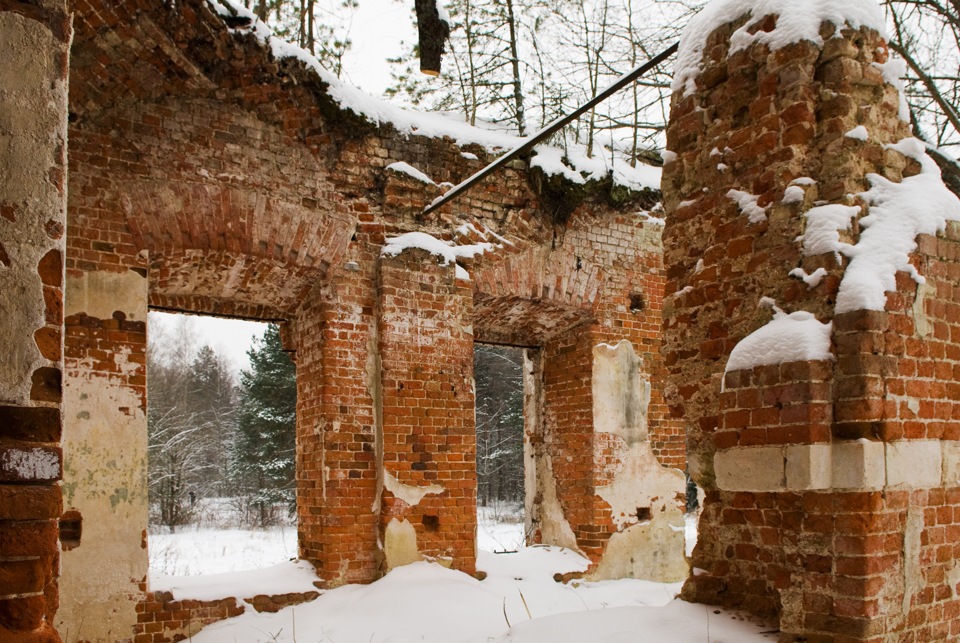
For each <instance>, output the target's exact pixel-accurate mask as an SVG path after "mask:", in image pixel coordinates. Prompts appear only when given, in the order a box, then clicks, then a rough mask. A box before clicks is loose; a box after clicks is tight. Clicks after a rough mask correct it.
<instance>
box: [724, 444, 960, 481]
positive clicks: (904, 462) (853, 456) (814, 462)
mask: <svg viewBox="0 0 960 643" xmlns="http://www.w3.org/2000/svg"><path fill="white" fill-rule="evenodd" d="M941 444H943V445H945V446H944V447H941ZM947 445H948V446H947ZM714 470H715V473H716V481H717V486H718V487H719V488H720V489H723V490H725V491H783V490H793V491H799V490H808V489H829V488H833V489H856V490H868V489H869V490H875V489H884V488H890V489H929V488H934V487H938V486H940V484H941V480H947V481H949V480H951V479H952V477H958V476H960V448H958V446H957V445H955V444H954V443H949V442H947V443H941V442H940V441H939V440H901V441H898V442H887V443H883V442H871V441H869V440H856V441H852V442H838V443H835V444H830V445H825V444H805V445H789V446H756V447H734V448H732V449H723V450H721V451H718V452H717V453H716V455H715V456H714Z"/></svg>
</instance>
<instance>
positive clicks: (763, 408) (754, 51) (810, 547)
mask: <svg viewBox="0 0 960 643" xmlns="http://www.w3.org/2000/svg"><path fill="white" fill-rule="evenodd" d="M731 18H735V17H733V16H731ZM776 23H777V20H776V17H775V16H767V17H764V16H756V20H755V23H753V27H752V28H753V29H754V30H756V29H763V30H765V31H770V30H772V29H775V28H776ZM744 24H745V18H741V19H739V20H737V21H734V22H732V23H731V24H728V25H725V26H723V27H721V28H719V29H717V30H716V31H715V32H714V33H713V34H711V35H710V36H709V38H708V39H707V43H706V47H705V49H704V61H703V63H704V65H703V69H702V73H701V74H700V77H699V78H698V80H697V87H696V90H695V91H694V92H692V93H691V94H689V95H681V94H677V95H675V96H674V102H673V115H672V117H671V124H670V127H669V129H668V147H669V148H670V149H671V150H673V151H675V152H676V153H677V159H676V160H675V161H674V162H672V163H669V164H668V165H667V166H666V167H665V172H664V192H665V194H664V196H665V203H666V206H667V210H668V213H669V216H668V224H667V227H666V230H665V233H664V247H665V261H666V264H667V266H668V283H667V292H668V293H674V294H672V295H668V303H667V305H666V309H665V362H666V365H667V368H668V370H669V382H668V385H667V389H668V391H669V392H670V395H669V399H670V404H671V408H672V409H673V411H674V413H675V414H682V415H683V416H684V420H685V424H686V426H687V431H688V445H689V448H690V458H691V468H692V471H693V473H694V477H695V479H696V480H697V482H698V483H699V484H700V485H701V486H702V487H703V488H704V490H705V494H706V498H705V504H704V512H703V515H702V518H701V521H700V537H699V541H698V545H697V549H696V550H695V552H694V556H693V565H694V566H695V567H696V568H698V570H697V572H696V573H695V575H694V576H693V577H691V578H690V580H689V581H688V582H687V584H686V585H685V587H684V596H685V597H686V598H688V599H692V600H698V601H703V602H708V603H714V604H723V605H728V606H737V607H743V608H745V609H749V610H751V611H753V612H754V613H756V614H758V615H761V616H766V617H775V618H777V619H778V620H779V626H780V629H781V632H782V634H781V640H782V641H795V640H796V641H800V640H803V641H913V640H924V639H925V638H930V639H933V640H952V639H953V638H956V637H957V636H960V603H958V601H957V598H956V597H957V595H958V594H957V592H958V582H960V577H958V575H957V572H956V571H955V563H954V558H953V557H954V556H955V554H956V553H957V551H956V549H955V546H954V545H953V544H951V542H952V541H951V540H950V536H949V535H948V534H953V533H954V532H956V530H957V517H958V513H957V509H958V507H957V505H956V500H957V498H958V495H957V483H958V478H957V474H956V444H957V443H956V442H955V440H956V433H957V430H958V428H960V423H958V422H960V416H958V415H957V412H956V403H955V401H954V400H955V399H956V398H955V397H952V396H955V395H956V394H957V393H958V392H960V391H958V390H957V389H956V387H955V386H954V385H953V384H952V382H953V381H955V380H956V376H957V371H956V366H955V362H956V359H957V357H960V347H958V346H957V343H956V340H957V333H956V330H955V329H956V322H955V321H953V322H951V321H950V320H949V319H948V317H947V316H946V314H947V311H956V306H957V301H958V300H957V295H958V294H960V293H958V291H957V290H956V281H955V279H956V276H957V275H958V272H957V270H958V264H957V259H958V255H957V254H956V234H957V228H956V224H953V223H951V224H948V227H947V229H946V231H945V232H944V233H942V234H941V235H938V236H936V237H923V236H922V237H920V238H919V239H918V240H917V241H918V249H917V251H916V252H915V253H914V254H913V256H912V257H911V263H912V265H913V266H915V267H916V268H917V271H918V272H919V273H920V274H922V275H924V276H925V277H926V284H924V285H919V284H918V283H917V282H916V281H914V280H913V279H912V278H911V277H910V276H909V275H907V274H906V273H900V274H898V275H897V279H896V290H895V291H894V292H890V293H888V295H887V299H886V307H885V309H884V310H883V311H853V312H845V313H842V314H834V312H833V306H834V303H835V301H836V296H837V292H838V287H839V284H840V281H841V279H842V277H843V274H844V269H845V267H846V265H845V263H840V262H839V261H838V259H839V257H835V256H834V255H833V253H825V254H822V255H813V256H805V255H804V254H803V253H802V248H801V244H800V243H799V242H798V241H797V238H798V237H799V236H801V235H802V233H803V231H804V216H803V214H804V213H805V212H807V211H808V210H810V209H811V208H812V207H813V206H814V205H821V204H823V203H837V204H843V205H857V206H859V205H863V203H864V202H863V200H862V198H861V197H859V196H856V195H858V194H859V193H862V192H864V191H866V190H867V189H868V188H869V183H868V180H867V178H866V177H867V174H868V173H870V172H873V173H876V174H878V175H880V176H883V177H886V178H887V179H889V180H891V181H894V182H898V181H900V180H902V179H903V178H905V177H909V176H912V175H914V174H916V173H917V172H918V171H919V167H918V166H917V164H916V163H915V162H914V161H912V160H911V159H909V158H907V157H905V156H904V155H902V154H900V153H899V152H897V151H895V150H893V149H890V148H889V147H886V146H885V145H886V144H890V143H895V142H897V141H899V140H900V139H902V138H905V137H907V136H909V128H908V125H907V124H906V123H904V122H903V121H901V120H899V118H898V115H897V111H898V104H899V100H898V95H897V90H896V89H895V88H894V87H893V86H891V85H889V84H887V83H886V82H885V80H884V77H883V75H882V73H881V68H880V67H879V66H878V65H880V64H882V63H884V62H886V59H887V58H886V57H887V49H886V45H885V43H884V42H883V40H882V39H881V38H880V37H879V36H878V34H876V33H875V32H872V31H870V30H866V29H864V30H859V31H858V30H852V29H849V28H843V29H840V28H837V27H836V26H834V25H830V24H824V25H823V26H822V27H821V33H820V35H821V37H822V38H823V40H824V44H823V46H822V47H819V46H816V45H814V44H813V43H811V42H801V43H796V44H793V45H788V46H786V47H783V48H781V49H778V50H776V51H770V50H769V48H768V47H767V46H766V45H762V44H753V45H751V46H749V47H747V48H745V49H741V50H740V51H737V52H736V53H732V54H731V53H730V51H729V47H730V45H729V42H730V35H731V34H732V33H733V31H734V30H736V29H738V28H740V27H741V26H743V25H744ZM861 125H863V126H865V128H866V130H867V132H868V137H867V138H866V140H862V139H861V138H857V137H853V136H846V134H847V133H848V132H851V131H852V130H853V129H854V128H855V127H857V126H861ZM803 177H810V178H812V179H814V180H815V181H816V183H815V184H810V182H808V181H800V182H795V181H796V180H797V179H801V178H803ZM791 185H802V186H803V193H804V195H803V198H802V199H797V200H795V199H785V198H784V196H785V193H786V190H787V188H788V187H789V186H791ZM731 189H737V190H740V191H743V192H746V193H749V194H752V195H756V196H757V197H758V200H757V203H758V205H759V206H760V207H762V208H766V213H765V214H766V217H765V218H764V219H763V220H759V219H756V220H755V221H753V222H751V221H750V219H749V217H748V216H747V214H746V213H743V212H741V210H740V208H739V207H738V205H737V204H736V203H735V202H734V200H733V199H732V198H731V197H730V196H728V191H729V190H731ZM867 211H868V210H867V208H866V207H864V208H863V214H866V212H867ZM861 216H862V215H861ZM841 234H842V239H843V240H848V241H853V240H856V239H857V238H858V236H859V234H860V227H859V222H858V221H857V219H856V218H855V219H854V221H853V225H852V227H851V229H850V230H849V231H842V232H841ZM795 268H801V269H802V270H803V271H804V272H805V273H806V274H812V273H814V271H815V270H817V269H818V268H823V269H825V271H826V275H825V277H824V278H823V279H822V280H821V281H820V282H819V284H818V285H813V286H809V287H808V285H807V284H806V283H804V282H802V281H800V280H799V279H796V278H793V277H789V276H788V274H789V273H790V272H791V270H793V269H795ZM761 297H771V298H772V299H774V300H775V301H776V303H777V304H778V305H779V306H782V307H783V308H784V309H786V310H787V311H788V312H789V311H795V310H805V311H809V312H810V313H813V314H814V315H816V316H817V317H818V319H820V320H821V321H830V322H832V324H833V326H832V331H833V334H832V342H833V343H832V347H831V350H832V352H833V356H834V359H833V360H830V361H810V362H795V363H784V364H779V365H768V366H757V367H754V368H752V369H750V370H742V371H731V372H727V373H724V365H725V364H726V359H727V357H728V356H729V355H730V352H731V350H732V349H733V347H734V346H736V345H737V344H738V343H739V342H740V341H741V340H742V339H743V338H744V337H746V336H747V335H748V334H749V333H751V332H752V331H754V330H756V329H757V328H759V327H761V326H763V325H764V324H765V323H767V321H768V320H769V319H770V312H769V310H767V309H765V308H763V307H760V306H758V304H759V303H760V299H761ZM954 319H956V318H954Z"/></svg>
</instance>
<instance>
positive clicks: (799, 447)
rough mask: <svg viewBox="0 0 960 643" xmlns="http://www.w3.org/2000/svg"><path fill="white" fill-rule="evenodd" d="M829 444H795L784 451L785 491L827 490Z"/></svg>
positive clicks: (829, 476) (830, 462) (829, 468)
mask: <svg viewBox="0 0 960 643" xmlns="http://www.w3.org/2000/svg"><path fill="white" fill-rule="evenodd" d="M831 455H832V454H831V450H830V445H829V444H796V445H790V446H787V447H786V448H785V450H784V458H785V463H784V469H785V473H786V483H787V489H804V490H810V489H827V488H829V487H830V484H831V479H832V472H831V468H832V460H831Z"/></svg>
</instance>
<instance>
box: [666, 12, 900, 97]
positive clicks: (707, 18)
mask: <svg viewBox="0 0 960 643" xmlns="http://www.w3.org/2000/svg"><path fill="white" fill-rule="evenodd" d="M769 15H777V16H779V18H778V20H777V26H776V28H775V29H774V30H773V31H770V32H766V31H762V30H759V31H757V32H756V33H754V34H751V33H750V30H751V28H752V27H754V26H755V25H756V24H757V23H758V22H760V21H761V20H763V19H764V18H765V17H766V16H769ZM741 16H748V19H747V22H746V23H745V24H744V25H743V26H742V27H740V28H739V29H737V30H736V31H735V32H733V35H732V36H731V37H730V53H731V54H733V53H735V52H737V51H740V50H741V49H744V48H746V47H749V46H750V45H752V44H753V43H755V42H760V43H766V44H767V45H768V46H769V47H770V49H771V50H774V51H775V50H777V49H780V48H782V47H785V46H787V45H789V44H792V43H795V42H800V41H803V40H809V41H810V42H813V43H816V44H817V45H823V39H822V38H821V37H820V25H821V23H823V22H830V23H833V24H834V25H837V26H838V27H843V26H844V25H850V26H851V27H853V28H854V29H859V28H860V27H869V28H872V29H875V30H877V31H879V32H880V34H881V35H884V34H885V33H886V31H885V29H884V15H883V11H882V10H881V9H880V5H879V4H878V3H877V2H876V1H875V0H812V1H811V2H796V0H714V1H713V2H709V3H707V5H706V6H704V8H703V9H702V10H701V11H700V13H698V14H697V15H696V16H694V17H693V19H692V20H691V21H690V22H689V24H688V25H687V28H686V29H685V30H684V32H683V36H682V37H681V38H680V51H679V53H678V54H677V61H676V65H675V68H674V75H673V85H672V89H673V91H675V92H676V91H681V90H682V91H683V93H684V96H689V95H690V94H692V93H693V92H694V91H696V88H697V86H696V79H697V77H698V76H699V75H700V72H701V70H702V69H703V55H704V47H705V45H706V41H707V37H708V36H709V35H710V34H711V33H712V32H713V31H714V30H715V29H717V28H718V27H721V26H723V25H724V24H727V23H730V22H733V21H735V20H737V19H738V18H740V17H741Z"/></svg>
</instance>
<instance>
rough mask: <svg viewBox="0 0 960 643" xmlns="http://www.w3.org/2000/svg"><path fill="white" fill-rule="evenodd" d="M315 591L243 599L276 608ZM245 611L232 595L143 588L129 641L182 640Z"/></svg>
mask: <svg viewBox="0 0 960 643" xmlns="http://www.w3.org/2000/svg"><path fill="white" fill-rule="evenodd" d="M144 591H145V590H144ZM319 595H320V594H319V592H303V593H291V594H279V595H276V596H268V595H266V594H258V595H256V596H253V597H249V598H245V599H243V600H244V602H246V603H248V604H250V605H252V606H253V609H254V610H256V611H257V612H279V611H280V610H281V609H283V608H284V607H290V606H291V605H300V604H301V603H306V602H307V601H312V600H313V599H315V598H317V596H319ZM245 611H246V607H245V605H243V604H242V603H239V602H238V601H237V599H236V598H224V599H221V600H211V601H199V600H175V599H174V598H173V594H171V593H170V592H146V594H145V595H144V599H143V601H141V602H140V603H139V604H138V605H137V625H136V628H135V634H134V636H133V643H175V642H176V641H186V640H189V639H190V638H191V636H192V635H193V634H196V633H197V631H199V630H200V629H201V628H202V627H204V626H206V625H210V624H211V623H216V622H217V621H222V620H223V619H226V618H233V617H234V616H240V615H241V614H243V613H244V612H245Z"/></svg>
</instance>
